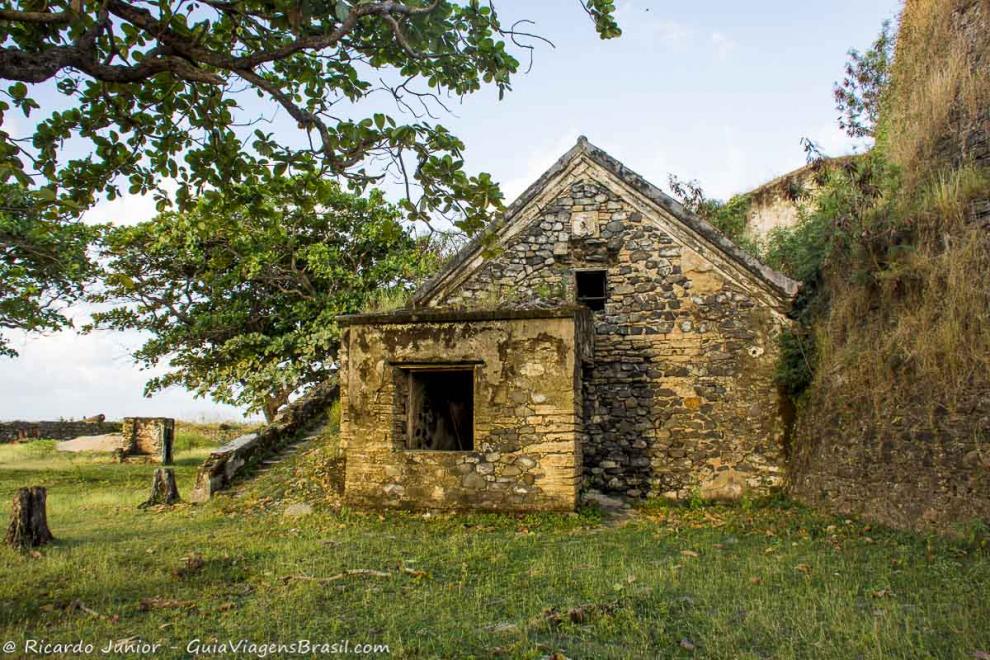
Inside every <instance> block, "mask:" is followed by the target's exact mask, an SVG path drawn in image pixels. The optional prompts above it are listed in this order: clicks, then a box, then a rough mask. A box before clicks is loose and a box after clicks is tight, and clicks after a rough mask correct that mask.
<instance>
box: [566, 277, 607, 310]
mask: <svg viewBox="0 0 990 660" xmlns="http://www.w3.org/2000/svg"><path fill="white" fill-rule="evenodd" d="M574 280H575V285H576V288H577V299H578V302H579V303H581V304H583V305H587V306H588V308H589V309H592V310H594V311H596V312H597V311H601V310H603V309H605V298H606V292H607V285H606V281H605V271H604V270H579V271H575V272H574Z"/></svg>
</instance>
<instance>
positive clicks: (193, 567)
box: [172, 552, 206, 578]
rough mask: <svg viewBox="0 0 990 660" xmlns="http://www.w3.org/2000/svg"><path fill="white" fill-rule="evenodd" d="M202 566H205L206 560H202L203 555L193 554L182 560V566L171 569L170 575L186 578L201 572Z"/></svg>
mask: <svg viewBox="0 0 990 660" xmlns="http://www.w3.org/2000/svg"><path fill="white" fill-rule="evenodd" d="M204 566H206V560H205V559H203V555H202V554H200V553H198V552H194V553H192V554H191V555H187V556H185V557H183V558H182V565H181V566H179V567H178V568H175V569H173V570H172V575H174V576H175V577H179V578H181V577H186V576H187V575H190V574H192V573H196V572H198V571H201V570H202V569H203V567H204Z"/></svg>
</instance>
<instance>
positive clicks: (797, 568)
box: [794, 564, 811, 573]
mask: <svg viewBox="0 0 990 660" xmlns="http://www.w3.org/2000/svg"><path fill="white" fill-rule="evenodd" d="M794 570H795V571H799V572H801V573H810V572H811V566H808V565H807V564H798V565H797V566H795V567H794Z"/></svg>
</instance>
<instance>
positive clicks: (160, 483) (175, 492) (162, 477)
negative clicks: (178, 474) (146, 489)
mask: <svg viewBox="0 0 990 660" xmlns="http://www.w3.org/2000/svg"><path fill="white" fill-rule="evenodd" d="M180 499H181V498H180V497H179V487H178V486H177V485H176V484H175V470H173V469H172V468H158V469H157V470H155V478H154V480H153V481H152V482H151V497H149V498H148V501H146V502H144V503H143V504H141V505H140V506H139V508H141V509H147V508H148V507H152V506H158V505H159V504H169V505H171V504H175V503H176V502H178V501H179V500H180Z"/></svg>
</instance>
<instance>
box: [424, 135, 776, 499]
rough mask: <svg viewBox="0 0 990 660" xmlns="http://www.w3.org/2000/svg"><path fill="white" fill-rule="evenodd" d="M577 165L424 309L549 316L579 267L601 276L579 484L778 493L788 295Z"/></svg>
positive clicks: (600, 173)
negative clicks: (781, 346) (780, 342)
mask: <svg viewBox="0 0 990 660" xmlns="http://www.w3.org/2000/svg"><path fill="white" fill-rule="evenodd" d="M579 146H580V145H579ZM591 149H593V148H591ZM566 158H567V157H566V156H565V159H566ZM606 158H607V156H606ZM563 160H564V159H562V161H563ZM575 161H578V162H575ZM580 161H581V159H576V158H572V159H571V163H570V167H569V170H568V171H564V172H560V173H558V174H557V178H558V182H557V183H556V184H555V185H545V184H546V182H543V185H544V190H542V192H541V194H542V197H538V198H537V199H534V200H532V201H531V202H530V203H529V206H530V207H532V208H533V209H534V210H533V211H532V212H531V217H530V218H527V219H526V220H525V222H519V224H520V225H525V226H524V227H523V228H521V229H517V230H516V231H514V232H510V231H506V232H504V235H503V236H502V237H501V240H500V246H501V250H500V252H499V254H498V255H497V256H495V257H493V258H489V259H484V260H478V261H476V262H475V263H474V264H473V266H474V267H473V269H472V264H471V263H470V262H466V263H465V264H463V265H461V266H460V268H461V269H462V271H465V272H467V275H466V276H461V278H460V279H457V277H455V276H451V277H450V279H449V280H448V281H447V282H441V284H440V286H439V287H437V289H436V292H435V293H433V294H431V297H429V298H428V299H427V300H426V302H427V304H429V305H432V306H436V307H468V308H472V307H484V306H492V305H495V306H499V307H502V308H519V307H552V306H554V305H559V304H562V303H567V302H569V301H573V300H574V299H575V279H574V272H575V271H576V270H581V269H605V270H606V271H607V286H608V299H607V302H606V305H605V309H604V310H603V311H601V312H596V313H594V328H595V342H594V346H595V347H594V366H592V367H589V368H586V369H585V370H584V373H583V384H584V390H585V392H584V403H583V415H584V422H585V431H586V434H587V441H586V444H585V446H584V448H583V456H584V461H583V462H584V469H585V473H584V476H585V480H586V482H587V483H588V484H589V485H591V486H594V487H597V488H600V489H605V490H608V491H613V492H623V493H626V494H628V495H630V496H643V495H659V494H663V495H666V496H669V497H685V496H688V495H690V494H691V493H693V492H695V491H699V492H700V493H701V494H702V495H706V496H730V497H731V496H738V495H739V494H741V492H743V491H744V490H748V491H752V492H765V491H766V490H767V488H769V487H771V486H774V485H777V484H779V483H780V481H781V479H782V477H783V472H782V467H783V464H784V456H783V453H784V452H783V433H784V424H783V421H782V416H781V410H780V405H781V401H780V397H779V395H778V392H777V389H776V387H775V386H774V382H773V371H774V368H775V365H776V360H777V342H776V335H777V333H778V332H779V331H780V328H781V327H782V325H783V324H785V323H786V320H785V318H784V315H783V312H784V311H785V310H786V305H787V301H786V297H784V296H779V295H774V294H773V292H771V291H768V290H767V287H764V286H760V285H759V284H758V283H754V282H753V278H750V277H747V276H746V274H745V273H742V274H740V272H739V269H738V268H734V267H733V266H734V265H733V264H732V263H731V262H730V260H727V259H726V258H725V257H724V256H723V255H720V254H718V251H717V250H715V249H712V247H711V246H710V245H707V244H706V242H705V241H704V240H703V238H704V237H702V239H701V240H699V239H698V238H697V237H693V236H691V235H690V234H689V233H686V232H684V231H683V230H682V231H681V232H680V235H675V231H676V230H677V229H678V227H677V226H676V223H675V221H674V220H673V219H671V218H670V217H664V214H663V213H662V212H658V211H656V210H655V209H650V208H649V207H648V205H644V204H642V203H639V204H637V203H634V202H633V201H631V198H635V197H636V191H625V190H623V189H622V186H621V182H617V181H613V180H610V179H612V178H614V177H611V176H610V174H609V173H608V172H606V171H604V168H602V167H599V166H596V164H595V163H589V162H587V161H585V162H580ZM619 193H623V194H619ZM519 212H520V214H521V213H522V211H519ZM647 214H650V215H652V217H648V216H647ZM514 222H518V221H514Z"/></svg>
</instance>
